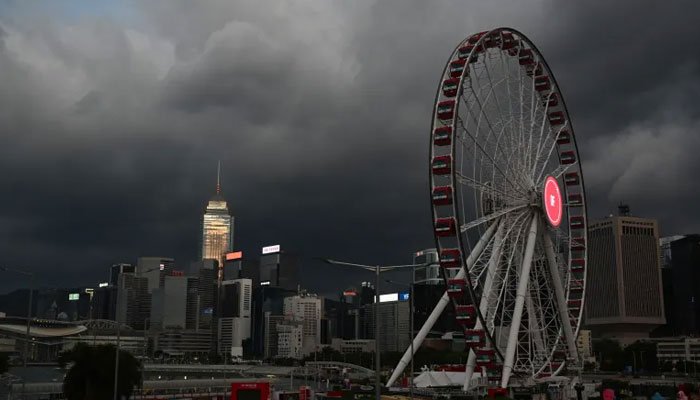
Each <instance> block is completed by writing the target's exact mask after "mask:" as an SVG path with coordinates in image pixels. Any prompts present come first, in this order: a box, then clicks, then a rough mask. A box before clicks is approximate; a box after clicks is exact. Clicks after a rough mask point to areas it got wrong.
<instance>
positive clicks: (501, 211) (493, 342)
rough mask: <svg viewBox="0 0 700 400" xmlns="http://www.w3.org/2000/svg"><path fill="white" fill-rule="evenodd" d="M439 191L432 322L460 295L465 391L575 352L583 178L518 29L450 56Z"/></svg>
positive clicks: (562, 111) (435, 174)
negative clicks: (440, 283)
mask: <svg viewBox="0 0 700 400" xmlns="http://www.w3.org/2000/svg"><path fill="white" fill-rule="evenodd" d="M430 191H431V208H432V214H433V222H434V234H435V241H436V246H437V249H438V252H439V259H440V264H441V267H442V271H443V274H444V279H445V283H446V292H445V295H444V296H443V298H442V299H441V302H440V303H438V306H437V307H436V309H435V310H434V312H433V315H431V318H429V319H428V322H427V323H426V326H427V325H430V326H432V322H431V319H434V318H433V317H435V315H437V316H439V314H440V313H441V312H442V310H443V309H444V307H445V306H446V304H447V303H452V305H453V306H454V309H455V318H456V319H457V321H456V322H457V323H458V324H459V325H460V326H461V327H462V328H463V330H464V336H465V341H466V346H467V347H468V348H469V349H470V350H469V358H468V361H467V365H466V379H465V384H464V388H465V389H468V388H469V385H470V382H472V375H473V374H474V373H475V372H478V373H480V374H481V376H482V377H483V378H484V379H483V380H486V381H487V382H488V383H489V384H490V385H492V386H501V387H504V388H505V387H508V385H509V382H510V381H511V379H513V378H514V377H515V378H516V379H518V380H519V381H520V382H523V383H527V382H529V383H533V382H537V381H542V380H546V379H547V378H548V377H550V376H553V375H557V374H558V373H560V372H561V371H563V370H564V368H565V364H566V362H567V361H569V362H571V361H575V360H577V359H578V356H577V351H576V343H575V339H576V337H577V334H578V330H579V327H580V323H581V316H582V310H583V302H584V293H585V286H586V227H587V225H586V201H585V199H586V197H585V191H584V185H583V175H582V171H581V164H580V158H579V155H578V150H577V147H576V140H575V136H574V130H573V127H572V126H571V120H570V118H569V115H568V112H567V109H566V106H565V104H564V98H563V96H562V93H561V91H560V90H559V87H558V86H557V83H556V81H555V79H554V75H553V74H552V71H551V70H550V69H549V67H548V66H547V63H546V62H545V60H544V58H543V57H542V55H541V54H540V53H539V52H538V51H537V49H536V48H535V46H534V45H533V44H532V42H530V40H529V39H527V38H526V37H525V36H524V35H523V34H521V33H520V32H518V31H516V30H513V29H510V28H500V29H495V30H492V31H487V32H480V33H477V34H474V35H472V36H469V37H468V38H466V39H464V40H463V41H462V42H461V43H460V44H459V45H458V46H457V47H456V48H455V50H454V51H453V52H452V54H451V55H450V58H449V60H448V62H447V64H446V65H445V68H444V70H443V73H442V75H441V77H440V85H439V88H438V92H437V96H436V101H435V107H434V110H433V119H432V127H431V133H430ZM435 318H436V317H435ZM426 326H424V327H423V329H421V331H420V332H419V334H418V335H417V337H416V339H415V340H416V341H417V342H418V344H419V343H420V342H421V341H422V340H423V338H424V337H425V336H422V337H421V335H422V334H423V335H425V334H426V333H427V330H429V329H430V327H428V328H427V330H426V329H425V328H426ZM424 331H425V332H424ZM415 343H416V342H414V344H415ZM411 356H412V354H409V352H408V351H407V354H406V355H404V358H403V359H402V361H401V362H403V363H404V365H405V363H406V361H407V360H408V359H410V357H411ZM401 362H400V364H399V366H398V367H399V368H397V369H401V370H402V369H403V365H402V364H401ZM395 375H396V373H395ZM392 379H394V377H393V376H392ZM483 380H482V381H483Z"/></svg>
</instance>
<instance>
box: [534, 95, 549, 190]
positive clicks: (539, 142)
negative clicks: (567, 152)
mask: <svg viewBox="0 0 700 400" xmlns="http://www.w3.org/2000/svg"><path fill="white" fill-rule="evenodd" d="M552 93H554V89H551V90H550V91H549V94H548V95H547V96H545V99H549V96H551V95H552ZM544 102H545V103H544V104H545V105H544V110H542V113H541V115H542V122H541V124H540V136H539V138H538V139H537V151H536V152H535V159H534V162H533V163H532V180H533V181H536V179H535V174H536V173H537V165H538V163H539V160H540V154H541V153H542V150H543V147H544V144H545V143H544V142H546V141H547V135H545V134H544V133H545V132H547V133H549V132H550V130H549V129H545V128H546V127H547V118H546V117H547V110H549V101H547V100H544ZM543 141H544V142H543Z"/></svg>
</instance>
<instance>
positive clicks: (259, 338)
mask: <svg viewBox="0 0 700 400" xmlns="http://www.w3.org/2000/svg"><path fill="white" fill-rule="evenodd" d="M296 294H297V292H296V290H295V291H291V290H285V289H282V288H279V287H271V286H266V285H263V286H257V287H253V313H252V318H253V320H252V323H251V325H252V327H251V336H252V337H251V342H252V343H251V349H250V351H251V353H252V354H254V355H256V356H264V355H265V353H266V351H267V350H266V348H267V347H268V341H267V337H268V336H269V335H268V334H267V330H266V328H267V323H266V319H265V315H266V314H269V315H273V316H276V315H283V314H284V298H285V297H288V296H294V295H296ZM274 340H275V344H274V347H275V348H276V346H277V344H276V343H277V339H276V337H275V339H274Z"/></svg>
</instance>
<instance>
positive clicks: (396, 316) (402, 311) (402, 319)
mask: <svg viewBox="0 0 700 400" xmlns="http://www.w3.org/2000/svg"><path fill="white" fill-rule="evenodd" d="M364 308H365V314H364V316H365V321H364V325H365V326H366V327H367V333H368V336H371V337H368V338H372V339H375V340H379V351H381V352H385V351H405V350H406V349H407V348H408V346H409V345H410V340H411V339H410V337H411V335H410V332H411V331H410V325H409V322H410V312H411V309H410V304H409V302H408V301H387V302H383V303H379V305H378V306H377V304H376V303H375V304H371V305H366V306H364ZM377 310H378V312H379V338H375V337H374V332H376V331H375V329H374V326H375V314H374V313H375V312H377Z"/></svg>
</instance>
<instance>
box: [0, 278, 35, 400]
mask: <svg viewBox="0 0 700 400" xmlns="http://www.w3.org/2000/svg"><path fill="white" fill-rule="evenodd" d="M0 271H4V272H14V273H16V274H20V275H24V276H28V277H29V306H28V307H27V338H26V339H25V340H24V373H25V377H24V378H23V379H22V392H23V395H24V397H26V396H27V391H26V387H27V386H26V384H27V377H26V374H27V357H28V355H29V340H30V338H31V334H30V332H29V326H30V323H31V321H32V300H33V295H34V274H33V273H31V272H26V271H22V270H19V269H14V268H7V267H0Z"/></svg>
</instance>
